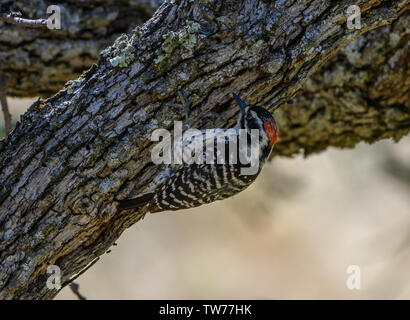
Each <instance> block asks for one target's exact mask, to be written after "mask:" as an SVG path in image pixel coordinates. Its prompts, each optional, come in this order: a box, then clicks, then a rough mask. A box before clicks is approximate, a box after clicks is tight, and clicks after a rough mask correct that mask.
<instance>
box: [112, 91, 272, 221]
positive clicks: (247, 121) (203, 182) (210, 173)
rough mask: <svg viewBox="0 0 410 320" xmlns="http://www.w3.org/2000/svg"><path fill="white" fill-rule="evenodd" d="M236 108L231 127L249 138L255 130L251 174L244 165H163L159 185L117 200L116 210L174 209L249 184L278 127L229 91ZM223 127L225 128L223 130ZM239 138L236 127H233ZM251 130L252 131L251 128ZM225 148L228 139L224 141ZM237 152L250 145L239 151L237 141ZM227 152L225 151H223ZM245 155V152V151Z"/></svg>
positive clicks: (225, 195)
mask: <svg viewBox="0 0 410 320" xmlns="http://www.w3.org/2000/svg"><path fill="white" fill-rule="evenodd" d="M233 96H234V98H235V99H236V101H237V103H238V105H239V107H240V109H241V113H240V117H239V119H238V123H237V125H236V127H235V129H246V132H247V133H246V134H247V140H248V142H249V141H250V140H251V135H250V133H249V132H250V131H251V130H250V129H257V130H258V131H257V132H258V144H257V145H258V152H257V153H256V154H257V156H258V160H259V161H258V167H257V170H256V172H255V173H254V174H248V175H247V174H242V173H243V172H242V171H241V169H244V168H249V163H248V164H242V163H241V162H240V161H237V163H229V161H226V162H225V163H223V164H218V163H214V164H206V163H203V164H197V163H193V164H189V165H187V164H182V165H168V166H166V168H164V171H163V175H162V178H161V179H162V180H163V182H162V183H161V184H160V186H159V187H158V186H156V188H155V191H153V192H149V193H146V194H143V195H141V196H139V197H137V198H134V199H126V200H121V201H119V203H120V204H119V206H118V209H119V210H126V209H133V208H140V207H145V206H147V209H148V211H149V212H151V213H155V212H161V211H168V210H171V211H176V210H181V209H188V208H193V207H198V206H201V205H203V204H207V203H211V202H214V201H217V200H223V199H226V198H229V197H232V196H234V195H235V194H237V193H239V192H241V191H243V190H244V189H246V188H247V187H248V186H249V185H251V184H252V183H253V182H254V181H255V179H256V178H257V176H258V175H259V173H260V171H261V169H262V166H263V165H264V163H265V162H266V160H267V159H268V158H269V155H270V154H271V152H272V149H273V146H274V145H275V143H276V140H277V138H278V132H279V130H278V126H277V124H276V121H275V119H274V118H273V116H272V115H271V113H270V112H269V111H268V110H266V109H265V108H262V107H258V106H251V105H247V104H246V103H245V102H244V101H243V100H241V99H240V98H239V97H238V96H237V95H236V94H235V93H233ZM223 130H227V129H223ZM236 132H237V135H238V137H239V132H240V130H237V131H236ZM254 132H255V131H254ZM225 146H226V148H227V150H228V142H225ZM237 148H238V149H237V150H238V153H239V152H249V151H250V144H247V146H246V149H245V150H243V146H242V149H241V147H240V146H239V144H237ZM227 154H228V153H227ZM248 154H249V153H248Z"/></svg>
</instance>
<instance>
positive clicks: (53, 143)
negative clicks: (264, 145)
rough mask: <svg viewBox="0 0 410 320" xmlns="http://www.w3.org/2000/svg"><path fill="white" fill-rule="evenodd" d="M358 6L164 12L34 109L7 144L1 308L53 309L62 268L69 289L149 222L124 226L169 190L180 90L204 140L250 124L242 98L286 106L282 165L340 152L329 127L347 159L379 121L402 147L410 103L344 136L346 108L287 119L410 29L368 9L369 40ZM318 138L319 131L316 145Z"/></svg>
mask: <svg viewBox="0 0 410 320" xmlns="http://www.w3.org/2000/svg"><path fill="white" fill-rule="evenodd" d="M349 4H350V2H349V1H339V2H337V3H334V2H332V1H313V2H312V1H308V2H306V3H305V2H300V1H297V2H292V3H291V4H290V3H288V2H286V3H285V2H275V1H274V2H272V1H256V0H254V1H249V0H247V1H244V0H242V1H233V2H230V1H229V2H227V1H219V0H211V1H207V2H206V3H202V2H200V1H195V2H186V1H179V2H178V1H177V2H176V3H175V4H172V3H164V4H163V5H162V6H161V7H160V8H159V9H158V11H157V12H156V14H155V15H154V16H153V17H152V18H151V19H150V20H149V21H147V22H146V23H145V24H144V25H142V26H140V27H138V28H137V29H135V30H134V31H133V32H132V33H131V34H130V35H129V36H126V35H124V36H121V37H120V38H118V39H117V40H116V41H115V43H114V44H113V45H112V46H111V47H109V48H107V49H106V50H104V51H103V52H102V53H101V57H100V61H99V63H98V65H94V66H93V67H92V68H91V69H90V70H89V71H88V72H87V73H85V74H84V75H82V76H81V77H80V78H79V79H77V80H75V81H70V82H68V83H67V84H66V86H65V88H64V89H63V90H61V91H60V92H58V93H57V94H56V95H54V96H52V97H50V98H49V99H47V100H44V101H38V102H36V103H35V104H33V105H32V106H31V107H30V108H29V110H28V111H27V112H26V113H25V114H24V116H23V117H22V123H20V124H17V125H16V128H15V129H14V130H13V132H12V134H10V135H9V137H8V138H7V140H5V141H3V142H0V181H4V183H3V184H2V185H0V239H1V241H0V298H8V299H11V298H14V299H18V298H23V299H32V298H37V299H46V298H52V297H53V296H54V295H55V294H56V291H55V290H54V291H53V290H49V289H48V288H47V287H46V285H45V283H46V278H47V274H46V270H47V266H49V265H52V264H53V265H57V266H59V267H60V269H61V272H62V281H61V283H67V281H68V280H69V279H71V278H72V276H73V275H74V274H77V273H78V272H80V271H81V270H83V269H84V267H86V266H87V265H89V263H90V262H91V261H92V260H93V259H94V258H95V256H100V255H101V254H103V253H104V252H106V250H107V248H108V247H110V246H111V245H112V244H113V243H114V241H115V240H116V239H117V238H118V237H119V236H120V235H121V233H122V232H123V231H124V230H125V229H126V228H128V227H129V226H131V225H132V224H134V223H135V222H137V221H139V220H140V219H141V218H143V217H144V215H145V213H146V212H144V211H143V210H140V211H127V212H126V213H125V212H119V211H118V210H117V202H116V201H115V200H116V199H124V198H126V197H129V196H135V195H136V194H141V193H142V192H143V191H146V190H149V189H150V188H155V187H156V186H155V185H152V184H151V182H152V181H153V179H154V178H155V177H156V176H157V175H159V174H160V173H161V168H159V167H157V166H155V165H154V164H153V163H152V162H151V156H150V149H151V147H152V142H151V141H150V136H151V133H152V131H153V130H154V129H156V128H159V127H160V128H166V129H172V125H173V121H174V120H180V119H182V118H183V114H182V113H181V110H176V108H172V107H170V106H168V105H167V104H168V103H177V102H178V91H179V90H180V89H184V91H185V92H186V94H187V96H188V99H189V100H190V101H191V102H192V107H191V110H190V113H189V118H188V124H189V125H190V126H191V127H194V128H199V129H205V128H218V127H231V126H233V125H234V124H235V123H236V119H237V112H238V110H237V108H236V107H235V103H234V101H233V100H232V96H231V93H232V92H234V91H235V92H238V93H240V95H241V97H243V98H244V99H245V100H246V101H247V102H248V103H249V104H256V105H263V106H264V107H266V108H268V109H270V110H272V109H274V108H275V107H276V106H278V105H283V107H282V108H281V109H279V110H277V111H276V113H275V115H276V118H277V120H278V123H279V126H280V128H281V134H282V137H283V138H281V139H280V141H279V143H278V148H277V152H278V153H280V154H294V153H296V152H299V149H300V148H301V147H306V148H307V150H310V151H314V150H320V149H321V148H323V146H324V145H329V144H331V143H333V142H332V141H323V137H322V136H321V135H320V134H318V136H316V135H315V134H314V132H316V133H318V132H319V133H320V131H321V130H322V127H321V125H323V124H329V125H328V126H326V127H324V129H325V130H328V131H330V132H331V133H334V134H335V135H337V136H338V139H339V140H338V143H339V145H340V146H345V145H348V146H349V145H351V143H352V141H351V135H350V134H351V131H353V132H354V131H355V128H356V127H361V126H363V124H365V123H366V121H368V122H367V124H368V125H369V123H370V125H369V126H370V127H371V124H372V123H373V121H379V120H375V119H378V117H379V114H378V112H379V111H380V112H381V113H382V114H383V115H386V116H387V119H386V120H384V119H383V120H382V121H384V122H383V123H385V125H386V128H387V129H386V131H389V132H390V131H393V132H396V131H397V132H399V134H398V136H397V137H399V136H401V135H403V134H406V133H408V131H409V125H408V124H409V119H410V112H409V110H408V109H407V107H406V105H405V104H404V103H403V104H400V106H399V107H397V106H396V105H395V104H394V105H390V104H388V103H385V102H384V101H378V103H380V105H382V106H383V109H382V110H375V109H377V107H374V106H373V105H365V109H364V110H355V109H353V108H350V110H351V111H346V110H345V109H343V111H342V113H343V112H344V113H346V114H349V112H350V114H351V117H350V118H349V120H348V122H347V123H344V125H345V126H344V127H343V128H340V127H338V124H339V123H338V121H337V119H339V118H338V115H337V110H334V109H333V106H332V105H331V106H323V105H319V104H318V103H315V105H314V107H313V108H311V109H309V108H306V109H304V108H301V109H299V107H298V106H293V105H290V104H289V105H286V103H287V102H288V101H289V100H290V99H292V98H294V97H295V95H296V92H297V91H298V90H300V89H301V88H302V87H303V85H304V84H305V83H306V82H307V80H308V79H309V77H310V76H311V75H312V74H315V73H316V72H317V71H318V70H319V68H320V67H321V66H322V65H323V64H324V63H325V62H326V61H328V60H329V59H331V57H332V56H334V54H335V53H336V52H337V51H339V50H340V49H342V48H343V47H345V46H346V45H347V44H349V43H350V42H352V41H353V40H354V39H356V38H357V37H359V36H361V35H362V34H364V33H366V32H368V31H370V30H372V29H375V28H378V27H381V26H383V25H387V24H390V23H392V22H393V21H395V20H397V19H398V12H401V10H402V9H403V6H404V4H403V2H402V1H359V2H358V3H356V4H358V5H359V6H361V8H362V29H360V30H349V29H347V27H346V16H345V12H346V7H347V5H349ZM399 46H404V45H403V44H399ZM347 56H349V55H347ZM396 62H397V61H396ZM389 63H390V62H389ZM386 64H387V61H386ZM391 64H392V66H393V67H394V66H395V63H394V61H391ZM397 65H398V66H402V63H401V62H400V60H399V62H398V63H397ZM378 85H380V84H378ZM312 94H314V90H313V89H312ZM335 94H336V91H335ZM369 101H370V100H369ZM398 101H399V100H398ZM348 107H350V106H348ZM328 108H329V109H330V110H331V111H330V112H331V113H330V115H331V116H332V117H330V118H328V115H329V114H328V113H327V112H328ZM372 108H374V109H372ZM299 111H300V115H299V116H298V117H295V115H297V114H299ZM352 113H353V115H352ZM305 116H307V118H304V117H305ZM369 119H370V120H369ZM298 121H299V122H298ZM304 126H307V127H309V126H313V127H315V126H316V128H314V131H313V133H312V134H311V133H310V132H309V129H306V130H303V127H304ZM309 128H311V127H309ZM358 132H359V134H364V133H362V131H360V130H359V131H358ZM365 133H367V132H365ZM330 137H333V136H332V135H331V134H330ZM380 137H383V135H382V134H381V135H379V138H380ZM376 138H377V137H376Z"/></svg>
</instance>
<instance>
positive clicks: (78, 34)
mask: <svg viewBox="0 0 410 320" xmlns="http://www.w3.org/2000/svg"><path fill="white" fill-rule="evenodd" d="M162 2H163V0H123V1H103V0H87V1H84V0H81V1H78V0H68V1H64V2H63V3H58V2H56V1H50V0H37V1H31V0H24V1H9V0H5V1H2V4H1V5H0V13H1V12H2V11H3V12H4V13H8V12H9V10H13V11H14V12H20V13H21V14H22V17H24V18H30V19H42V18H47V17H48V14H47V7H48V6H50V5H58V6H59V7H60V10H61V29H60V30H49V29H30V28H21V27H17V26H16V25H13V24H9V23H6V22H3V21H0V74H1V73H3V74H5V75H6V76H7V77H8V78H9V79H10V81H9V84H8V95H9V96H15V97H36V96H42V97H49V96H50V95H53V94H54V93H56V92H57V91H59V90H60V89H61V88H63V87H64V84H65V83H66V82H67V81H68V80H70V79H76V78H78V76H79V75H81V73H82V72H84V71H86V70H87V69H89V68H90V66H91V65H92V64H93V63H94V62H96V61H97V60H98V56H99V53H100V52H101V50H103V49H105V48H106V47H107V46H108V45H109V44H112V43H113V42H114V40H115V39H116V38H117V37H118V36H119V35H120V34H122V33H124V32H125V33H127V32H130V31H131V30H132V29H133V28H134V27H136V26H137V25H139V24H141V23H142V22H144V21H146V20H147V19H149V18H150V17H151V16H152V15H153V13H154V12H155V10H156V9H157V8H158V6H159V5H160V4H161V3H162Z"/></svg>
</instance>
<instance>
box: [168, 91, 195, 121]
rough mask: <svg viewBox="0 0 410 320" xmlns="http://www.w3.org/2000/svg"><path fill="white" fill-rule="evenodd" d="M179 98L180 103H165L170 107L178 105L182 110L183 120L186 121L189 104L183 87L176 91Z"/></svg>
mask: <svg viewBox="0 0 410 320" xmlns="http://www.w3.org/2000/svg"><path fill="white" fill-rule="evenodd" d="M178 96H179V99H180V100H181V102H182V104H179V103H170V102H167V103H166V105H167V106H170V107H178V108H182V109H183V110H184V116H185V122H187V121H188V115H189V111H190V108H191V105H190V103H189V101H188V99H187V97H186V94H185V91H184V90H183V89H181V90H179V91H178Z"/></svg>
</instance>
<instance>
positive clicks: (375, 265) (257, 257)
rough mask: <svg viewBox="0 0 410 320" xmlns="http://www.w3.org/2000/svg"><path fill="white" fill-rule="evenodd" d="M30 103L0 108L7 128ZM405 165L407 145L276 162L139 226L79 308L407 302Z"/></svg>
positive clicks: (409, 219)
mask: <svg viewBox="0 0 410 320" xmlns="http://www.w3.org/2000/svg"><path fill="white" fill-rule="evenodd" d="M33 101H34V100H33V99H19V100H16V99H10V98H9V99H8V102H9V108H10V111H11V112H12V114H13V120H14V121H15V120H16V119H18V118H19V114H21V113H24V111H25V109H26V108H27V107H28V106H29V105H30V104H31V103H32V102H33ZM3 126H4V123H3V119H2V117H1V122H0V136H3V135H4V128H3ZM279 143H280V141H279ZM409 160H410V137H405V138H404V139H402V140H401V141H400V142H399V143H393V142H392V141H390V140H385V141H381V142H378V143H376V144H373V145H371V146H369V145H365V144H363V143H362V144H359V145H357V146H356V148H355V149H353V150H347V149H344V150H339V149H332V148H330V149H328V150H327V151H325V152H323V153H321V154H318V155H312V156H309V157H308V158H306V159H304V158H303V157H302V156H297V157H294V158H292V159H290V158H276V159H274V160H273V161H272V162H271V163H268V164H267V165H266V166H265V168H264V170H263V172H262V174H261V175H260V176H259V178H258V179H257V181H256V182H255V183H254V184H253V185H252V186H251V187H250V188H249V189H247V190H246V191H244V192H242V193H241V194H239V195H237V196H235V197H233V198H231V199H228V200H225V201H223V202H222V201H219V202H216V203H213V204H210V205H206V206H202V207H199V208H196V209H190V210H184V211H180V212H178V213H175V212H174V213H160V214H153V215H148V216H146V217H145V219H144V220H143V221H140V222H139V223H137V224H136V225H134V226H132V227H131V228H130V229H128V230H127V231H126V232H124V233H123V235H122V236H121V237H120V239H119V240H118V241H117V245H116V246H114V247H112V248H111V252H109V253H107V254H105V255H104V256H102V257H101V259H100V261H98V262H97V263H96V264H95V265H94V266H93V267H92V268H91V269H90V270H88V271H87V272H86V273H85V274H83V275H82V276H81V277H80V278H79V279H78V281H76V282H77V283H78V284H79V285H80V292H81V294H82V295H84V296H85V297H87V298H88V299H364V298H368V299H410V273H409V272H408V270H409V266H410V250H409V249H410V161H409ZM350 265H357V266H359V267H360V271H361V288H360V289H359V290H351V289H348V288H347V286H346V281H347V279H348V277H349V276H350V274H348V273H347V268H348V266H350ZM57 299H76V297H75V295H74V294H73V293H72V292H71V290H70V289H69V288H68V287H67V288H64V289H63V290H62V291H61V293H60V294H59V295H58V296H57Z"/></svg>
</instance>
